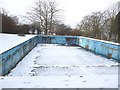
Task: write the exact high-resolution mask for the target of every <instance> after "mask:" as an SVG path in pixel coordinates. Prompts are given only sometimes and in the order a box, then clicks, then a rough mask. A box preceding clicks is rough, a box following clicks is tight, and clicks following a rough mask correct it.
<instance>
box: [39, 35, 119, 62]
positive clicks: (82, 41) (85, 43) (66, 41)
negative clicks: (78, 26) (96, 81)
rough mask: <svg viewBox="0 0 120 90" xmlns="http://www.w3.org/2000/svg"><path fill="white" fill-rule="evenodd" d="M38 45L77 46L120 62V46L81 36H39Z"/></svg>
mask: <svg viewBox="0 0 120 90" xmlns="http://www.w3.org/2000/svg"><path fill="white" fill-rule="evenodd" d="M38 43H49V44H50V43H52V44H62V45H77V46H81V47H83V48H85V49H86V50H89V51H92V52H94V53H95V54H100V55H102V56H105V57H107V58H113V59H115V60H116V61H118V62H120V53H119V50H120V45H118V44H116V43H111V42H108V41H103V40H97V39H92V38H87V37H81V36H39V40H38Z"/></svg>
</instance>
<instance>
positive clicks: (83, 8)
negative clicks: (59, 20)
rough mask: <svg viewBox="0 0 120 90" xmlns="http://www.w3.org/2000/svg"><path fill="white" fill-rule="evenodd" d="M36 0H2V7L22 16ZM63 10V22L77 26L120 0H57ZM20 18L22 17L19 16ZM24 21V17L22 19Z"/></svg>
mask: <svg viewBox="0 0 120 90" xmlns="http://www.w3.org/2000/svg"><path fill="white" fill-rule="evenodd" d="M35 1H36V0H0V7H2V8H5V9H6V10H7V11H9V12H10V14H13V15H18V16H20V15H21V16H22V15H25V14H26V11H27V10H29V8H30V6H32V4H33V3H34V2H35ZM55 1H56V2H57V4H58V7H59V8H61V9H62V10H63V11H62V13H63V22H64V24H66V25H70V26H71V27H75V26H76V24H78V23H79V22H80V21H81V20H82V18H83V17H84V16H86V15H88V14H90V13H92V12H95V11H101V10H105V9H107V8H108V7H109V6H110V5H112V4H114V3H115V2H118V1H119V0H55ZM19 18H20V17H19ZM20 21H22V19H20Z"/></svg>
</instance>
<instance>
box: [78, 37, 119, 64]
mask: <svg viewBox="0 0 120 90" xmlns="http://www.w3.org/2000/svg"><path fill="white" fill-rule="evenodd" d="M79 46H81V47H83V48H85V49H87V50H90V51H92V52H94V53H95V54H100V55H102V56H105V57H107V58H113V59H115V60H116V61H117V62H120V52H119V50H120V45H118V44H117V43H112V42H108V41H103V40H97V39H91V38H86V37H79Z"/></svg>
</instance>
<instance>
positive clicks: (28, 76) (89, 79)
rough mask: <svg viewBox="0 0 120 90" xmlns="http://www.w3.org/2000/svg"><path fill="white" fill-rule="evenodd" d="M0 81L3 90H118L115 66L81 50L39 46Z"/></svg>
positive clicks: (116, 67) (48, 45)
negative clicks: (9, 89) (43, 89)
mask: <svg viewBox="0 0 120 90" xmlns="http://www.w3.org/2000/svg"><path fill="white" fill-rule="evenodd" d="M1 78H2V80H0V82H2V87H3V88H118V63H117V62H115V61H113V60H112V59H106V58H103V57H101V56H99V55H94V54H93V53H91V52H88V51H85V50H83V49H82V48H80V47H70V46H59V45H53V44H39V45H37V46H36V47H35V48H34V49H33V50H32V51H31V52H30V53H29V54H28V55H27V56H26V57H25V58H24V59H23V60H22V61H21V62H20V63H19V64H18V65H17V67H16V68H14V69H13V70H12V71H11V72H10V73H9V74H8V75H6V76H5V77H1Z"/></svg>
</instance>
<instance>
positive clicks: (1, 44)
mask: <svg viewBox="0 0 120 90" xmlns="http://www.w3.org/2000/svg"><path fill="white" fill-rule="evenodd" d="M32 37H35V35H25V36H18V35H17V34H3V33H0V54H1V53H3V52H5V51H7V50H9V49H11V48H13V47H15V46H17V45H19V44H21V43H23V42H25V41H27V40H29V39H30V38H32Z"/></svg>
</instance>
